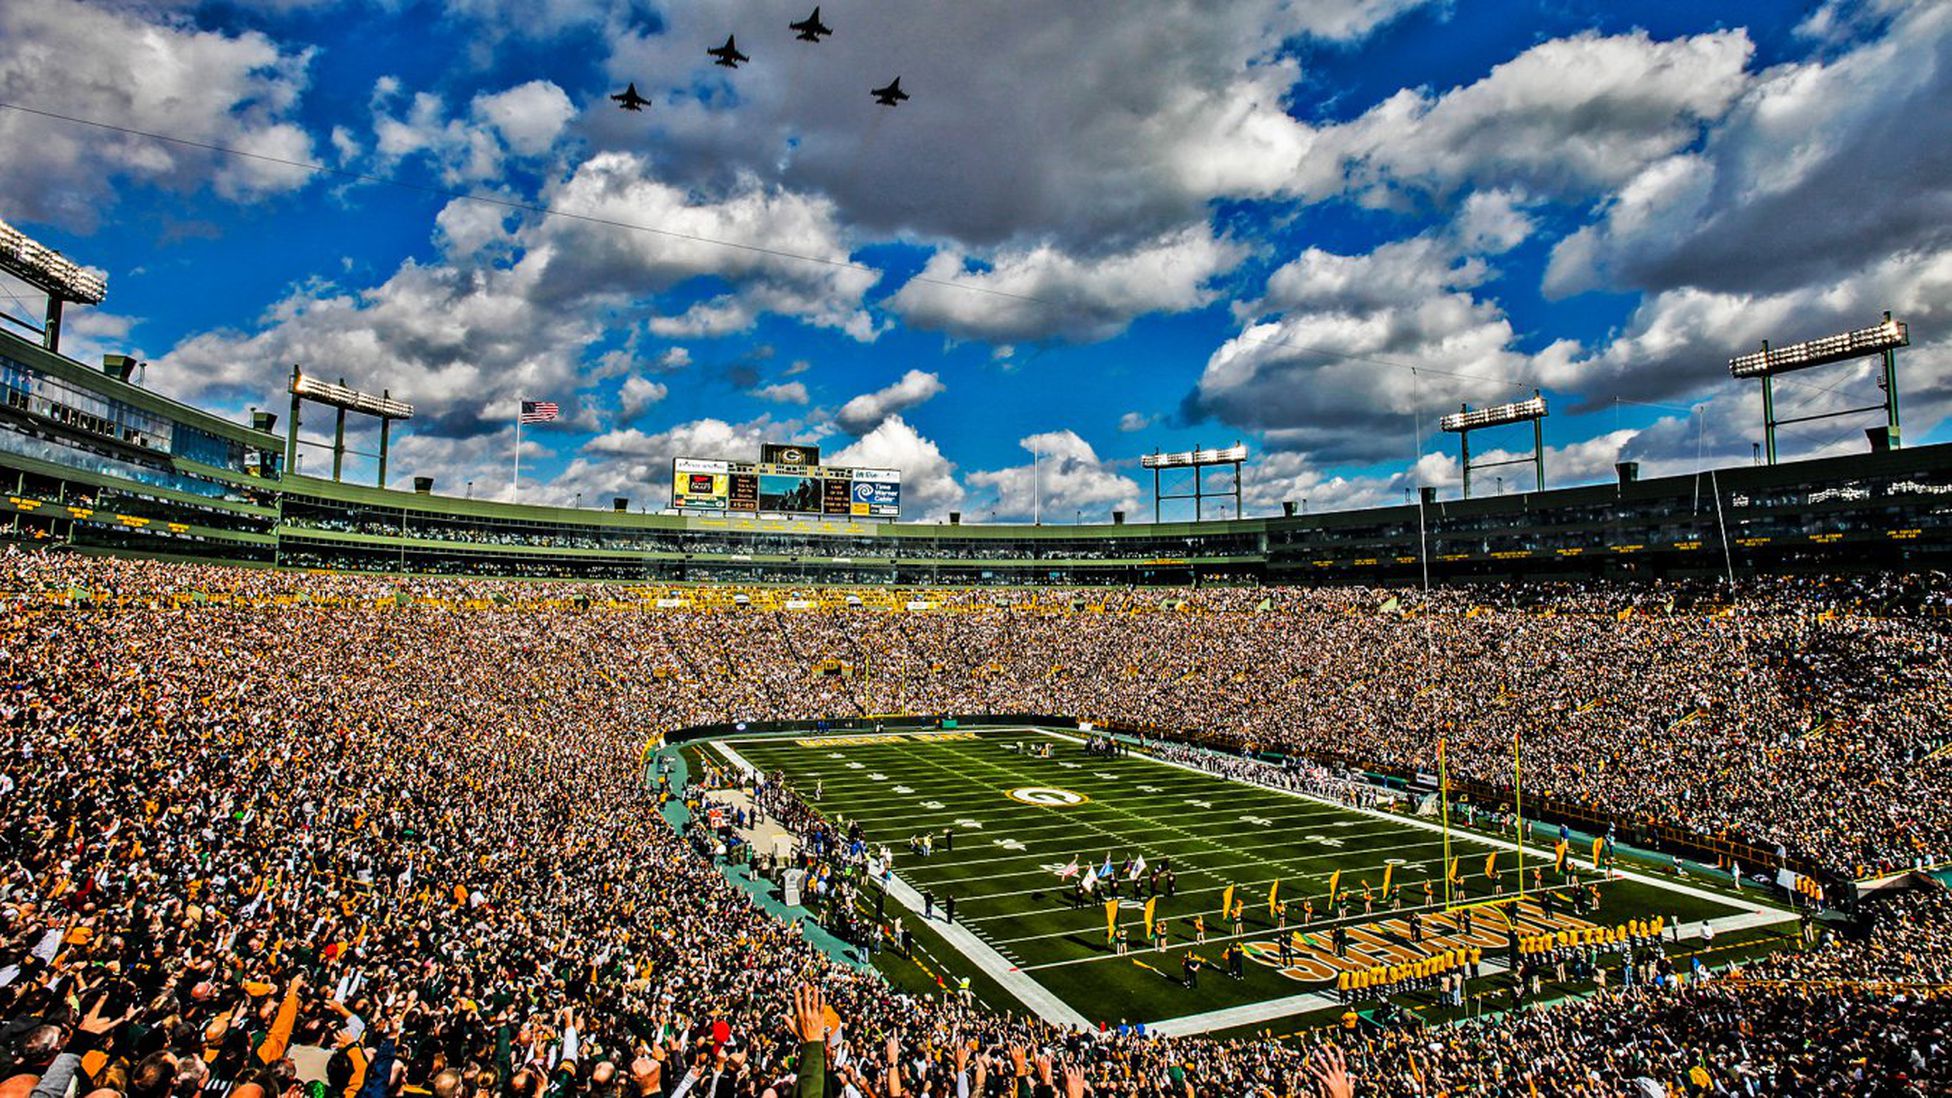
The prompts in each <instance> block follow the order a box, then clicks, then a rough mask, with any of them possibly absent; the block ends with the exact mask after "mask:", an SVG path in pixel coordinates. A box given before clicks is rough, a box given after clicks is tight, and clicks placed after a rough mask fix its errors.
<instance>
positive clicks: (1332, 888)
mask: <svg viewBox="0 0 1952 1098" xmlns="http://www.w3.org/2000/svg"><path fill="white" fill-rule="evenodd" d="M1341 883H1342V871H1341V870H1339V869H1338V870H1336V871H1335V872H1333V873H1331V874H1329V875H1328V902H1329V904H1330V905H1333V904H1334V903H1335V893H1336V889H1337V887H1338V886H1340V885H1341Z"/></svg>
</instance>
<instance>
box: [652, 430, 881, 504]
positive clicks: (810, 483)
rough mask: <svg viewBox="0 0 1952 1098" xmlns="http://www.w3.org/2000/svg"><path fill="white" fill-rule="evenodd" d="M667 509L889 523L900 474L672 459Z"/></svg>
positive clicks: (707, 459) (758, 463) (744, 462)
mask: <svg viewBox="0 0 1952 1098" xmlns="http://www.w3.org/2000/svg"><path fill="white" fill-rule="evenodd" d="M808 449H811V448H810V447H809V448H808ZM671 506H672V507H674V508H676V509H677V510H679V511H695V512H711V513H718V514H750V515H757V514H775V515H802V516H816V517H827V518H887V519H891V518H896V517H898V516H900V514H901V471H900V470H897V469H848V468H843V467H840V466H821V465H780V464H775V463H771V462H750V461H718V460H714V459H710V458H677V459H675V460H674V461H673V462H672V463H671Z"/></svg>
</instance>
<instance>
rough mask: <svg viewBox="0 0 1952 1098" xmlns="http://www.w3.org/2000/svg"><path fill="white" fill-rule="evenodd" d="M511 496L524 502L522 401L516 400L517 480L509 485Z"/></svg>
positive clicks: (517, 501)
mask: <svg viewBox="0 0 1952 1098" xmlns="http://www.w3.org/2000/svg"><path fill="white" fill-rule="evenodd" d="M509 489H510V492H511V497H510V498H512V499H513V500H514V501H515V502H516V503H520V502H522V401H521V398H519V397H518V398H516V401H515V482H514V483H513V484H511V485H510V486H509Z"/></svg>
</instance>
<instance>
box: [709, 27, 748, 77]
mask: <svg viewBox="0 0 1952 1098" xmlns="http://www.w3.org/2000/svg"><path fill="white" fill-rule="evenodd" d="M705 52H706V53H708V54H710V55H712V56H713V57H716V58H718V60H717V61H714V62H712V63H713V64H715V65H724V66H725V67H726V68H728V69H736V68H738V67H739V62H741V61H750V60H752V58H750V57H747V56H746V55H745V54H743V53H740V52H739V44H738V43H737V42H735V41H733V40H732V36H731V35H729V34H728V35H726V36H725V45H723V46H720V47H719V48H717V49H715V50H706V51H705Z"/></svg>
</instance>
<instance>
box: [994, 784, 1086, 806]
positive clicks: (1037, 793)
mask: <svg viewBox="0 0 1952 1098" xmlns="http://www.w3.org/2000/svg"><path fill="white" fill-rule="evenodd" d="M1008 795H1009V798H1010V799H1011V800H1013V801H1016V802H1018V803H1020V804H1034V805H1036V806H1037V807H1038V808H1071V807H1074V806H1076V805H1081V804H1083V803H1084V802H1086V801H1088V800H1090V799H1091V798H1090V797H1087V796H1085V795H1084V794H1082V793H1073V792H1071V791H1070V790H1068V789H1054V788H1052V787H1050V786H1047V785H1026V786H1022V787H1019V788H1017V789H1012V790H1010V791H1009V794H1008Z"/></svg>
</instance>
